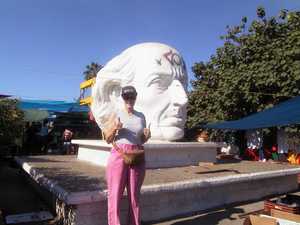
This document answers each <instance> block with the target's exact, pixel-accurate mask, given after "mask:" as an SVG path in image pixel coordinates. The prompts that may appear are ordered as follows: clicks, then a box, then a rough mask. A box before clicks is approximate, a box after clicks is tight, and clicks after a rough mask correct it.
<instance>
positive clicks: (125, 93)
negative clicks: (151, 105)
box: [121, 86, 137, 98]
mask: <svg viewBox="0 0 300 225" xmlns="http://www.w3.org/2000/svg"><path fill="white" fill-rule="evenodd" d="M121 96H122V98H126V97H129V96H130V97H134V98H135V97H136V96H137V92H136V90H135V88H134V87H133V86H125V87H123V88H122V92H121Z"/></svg>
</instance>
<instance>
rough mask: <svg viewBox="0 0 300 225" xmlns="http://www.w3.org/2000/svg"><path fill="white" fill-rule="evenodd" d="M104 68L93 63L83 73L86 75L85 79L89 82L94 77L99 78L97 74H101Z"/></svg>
mask: <svg viewBox="0 0 300 225" xmlns="http://www.w3.org/2000/svg"><path fill="white" fill-rule="evenodd" d="M102 68H103V66H102V65H100V64H98V63H95V62H92V63H91V64H89V65H87V66H86V70H85V71H84V72H83V74H84V79H85V80H89V79H91V78H93V77H96V76H97V73H98V72H99V70H101V69H102Z"/></svg>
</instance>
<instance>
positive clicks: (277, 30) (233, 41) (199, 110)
mask: <svg viewBox="0 0 300 225" xmlns="http://www.w3.org/2000/svg"><path fill="white" fill-rule="evenodd" d="M257 16H258V18H257V19H256V20H254V21H253V22H251V24H250V25H247V18H246V17H244V18H242V21H241V23H240V25H238V26H233V27H227V29H228V30H227V33H226V35H224V36H222V37H221V38H222V39H223V40H224V45H223V46H222V47H220V48H218V49H217V50H216V53H215V54H214V55H212V56H211V58H210V59H209V61H208V62H197V63H195V64H194V65H193V67H192V70H193V72H194V74H195V80H193V81H192V91H191V92H190V93H189V105H188V121H187V125H188V127H193V126H195V125H197V124H199V123H207V122H215V121H224V120H235V119H240V118H241V117H244V116H247V115H249V114H251V113H255V112H258V111H261V110H264V109H266V108H269V107H272V106H273V105H274V104H277V103H279V102H281V101H284V100H287V99H289V98H291V97H293V96H297V95H299V94H300V12H299V11H287V10H282V11H281V12H280V14H279V15H278V16H277V17H267V16H266V12H265V10H264V8H263V7H258V9H257Z"/></svg>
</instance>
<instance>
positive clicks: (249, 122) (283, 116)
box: [204, 96, 300, 130]
mask: <svg viewBox="0 0 300 225" xmlns="http://www.w3.org/2000/svg"><path fill="white" fill-rule="evenodd" d="M292 124H300V96H297V97H295V98H292V99H290V100H287V101H285V102H282V103H280V104H278V105H276V106H274V107H272V108H270V109H267V110H264V111H261V112H258V113H256V114H253V115H250V116H247V117H244V118H242V119H240V120H233V121H225V122H220V123H211V124H207V125H204V127H206V128H213V129H228V130H249V129H259V128H266V127H278V126H286V125H292Z"/></svg>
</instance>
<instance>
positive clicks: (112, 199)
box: [106, 144, 145, 225]
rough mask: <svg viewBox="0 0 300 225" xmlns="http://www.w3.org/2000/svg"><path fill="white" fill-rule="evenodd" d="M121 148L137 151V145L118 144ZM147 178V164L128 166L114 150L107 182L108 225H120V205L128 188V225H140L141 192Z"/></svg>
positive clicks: (107, 172) (109, 161) (109, 160)
mask: <svg viewBox="0 0 300 225" xmlns="http://www.w3.org/2000/svg"><path fill="white" fill-rule="evenodd" d="M118 146H119V147H120V148H122V149H123V150H125V151H126V152H129V151H130V150H132V149H136V148H137V146H136V145H130V144H118ZM144 178H145V163H143V164H140V165H137V166H128V165H126V164H125V163H124V162H123V158H122V156H121V155H120V153H118V152H117V150H115V149H114V148H112V150H111V155H110V157H109V159H108V164H107V168H106V180H107V189H108V196H107V201H108V224H109V225H120V224H121V223H120V203H121V197H122V196H123V192H124V189H125V186H126V190H127V195H128V202H129V213H128V221H127V222H128V225H140V221H141V216H140V214H141V213H140V206H139V197H140V190H141V186H142V184H143V181H144Z"/></svg>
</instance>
